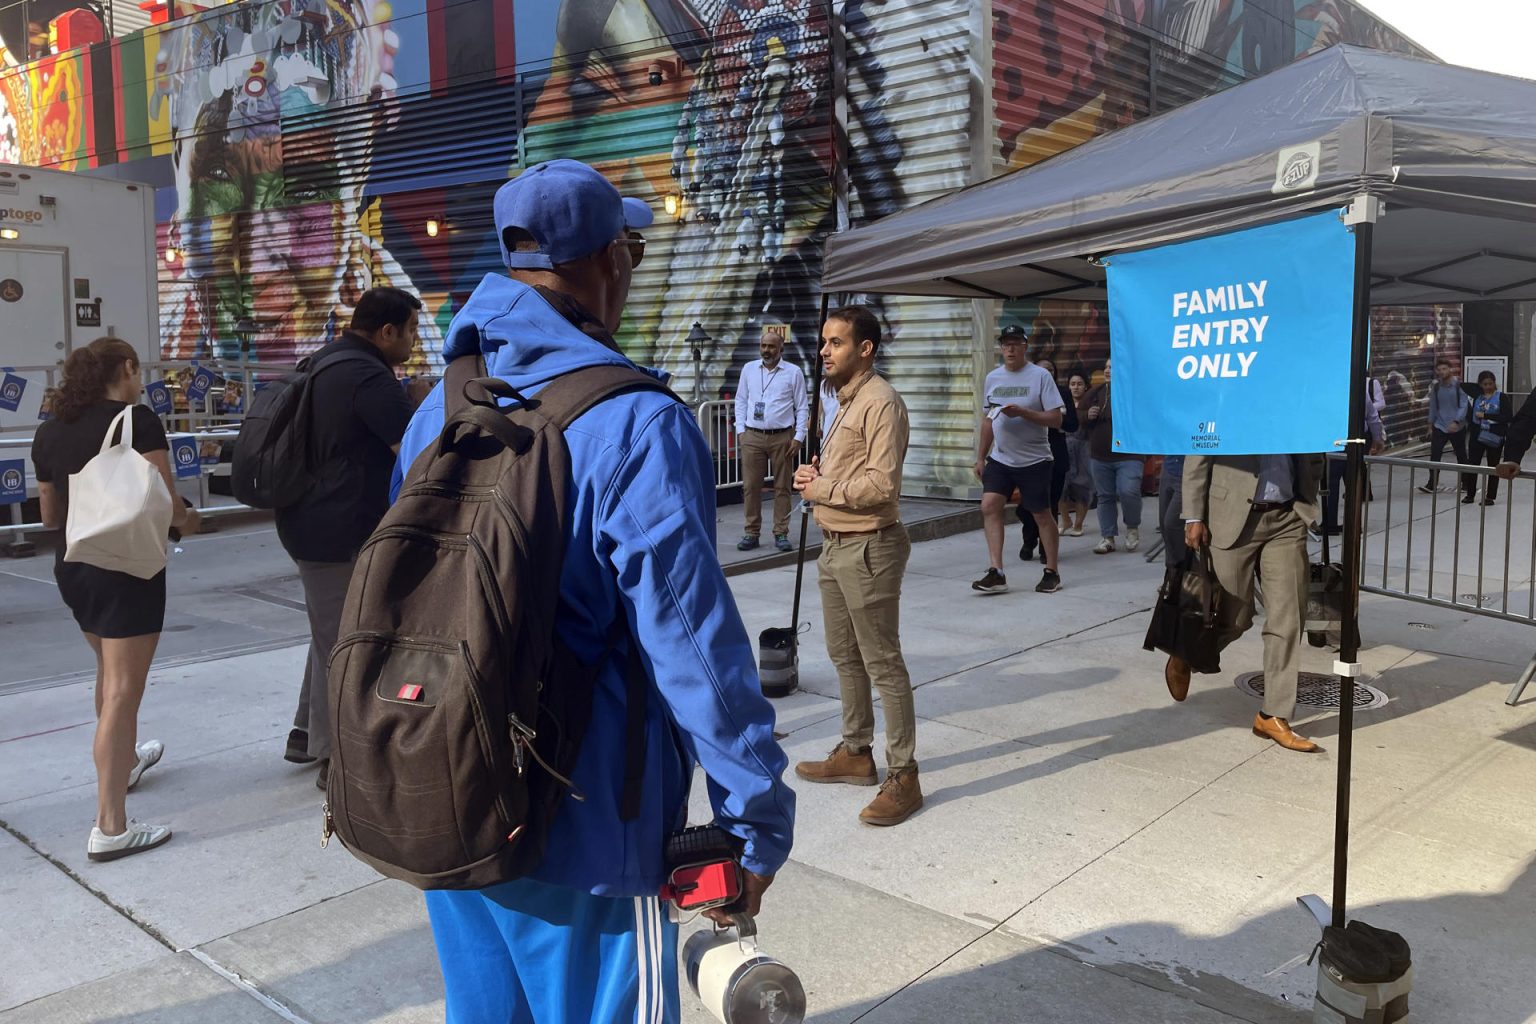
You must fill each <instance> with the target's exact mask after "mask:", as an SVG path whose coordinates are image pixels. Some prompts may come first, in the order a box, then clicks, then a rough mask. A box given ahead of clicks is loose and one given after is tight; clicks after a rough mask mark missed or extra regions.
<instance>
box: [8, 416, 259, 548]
mask: <svg viewBox="0 0 1536 1024" xmlns="http://www.w3.org/2000/svg"><path fill="white" fill-rule="evenodd" d="M180 433H190V434H191V436H192V437H193V438H194V439H195V440H197V441H199V442H202V441H233V440H234V439H235V433H236V432H235V431H233V430H200V431H180ZM31 444H32V438H30V437H22V438H15V437H0V455H3V454H4V453H5V452H6V451H7V450H8V449H19V448H27V447H30V446H31ZM197 481H198V501H197V512H198V514H199V515H201V516H203V517H204V518H205V519H211V518H216V517H219V516H227V515H231V514H233V513H236V512H250V511H253V509H252V508H251V507H250V506H249V505H242V504H240V503H239V502H235V501H231V502H230V504H228V505H211V504H209V495H208V475H207V474H206V473H202V472H199V473H198V477H197ZM10 519H11V521H10V523H9V524H7V525H5V526H3V527H0V530H4V531H5V532H6V533H9V534H10V537H11V539H10V541H9V542H8V544H7V545H6V546H7V547H8V548H9V549H10V553H19V552H21V551H22V550H26V551H27V552H28V553H30V551H31V545H30V544H29V543H28V542H27V539H26V535H27V534H28V533H29V532H37V531H39V530H43V529H46V527H44V526H43V524H42V523H41V522H37V523H24V522H21V521H20V520H21V506H20V505H11V506H10Z"/></svg>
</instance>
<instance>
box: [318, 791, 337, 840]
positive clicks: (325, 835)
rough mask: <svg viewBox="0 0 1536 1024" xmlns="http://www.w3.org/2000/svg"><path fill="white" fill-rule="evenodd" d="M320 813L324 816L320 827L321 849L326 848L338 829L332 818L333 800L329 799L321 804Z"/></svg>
mask: <svg viewBox="0 0 1536 1024" xmlns="http://www.w3.org/2000/svg"><path fill="white" fill-rule="evenodd" d="M320 813H321V815H322V816H323V818H324V824H322V825H321V827H320V849H322V850H323V849H325V848H326V847H327V846H329V845H330V844H331V836H332V834H334V833H335V831H336V823H335V822H334V821H332V820H331V802H330V801H329V800H327V801H326V802H325V803H324V804H323V805H321V808H320Z"/></svg>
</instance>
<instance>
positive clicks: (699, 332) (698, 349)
mask: <svg viewBox="0 0 1536 1024" xmlns="http://www.w3.org/2000/svg"><path fill="white" fill-rule="evenodd" d="M685 340H686V341H687V343H688V347H689V348H690V349H692V350H693V353H692V354H693V403H694V404H695V405H697V404H698V403H699V402H700V401H702V400H703V397H704V350H705V349H706V348H708V347H710V346H712V345H713V344H714V343H715V339H713V338H711V337H710V336H709V332H708V331H706V330H705V329H704V325H703V324H701V323H699V322H698V321H697V320H695V321H694V322H693V328H692V329H691V330H689V332H688V337H687V338H686V339H685Z"/></svg>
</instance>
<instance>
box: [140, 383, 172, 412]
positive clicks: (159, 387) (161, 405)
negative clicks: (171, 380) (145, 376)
mask: <svg viewBox="0 0 1536 1024" xmlns="http://www.w3.org/2000/svg"><path fill="white" fill-rule="evenodd" d="M144 395H145V397H147V398H148V399H149V407H150V408H151V409H153V410H155V414H156V415H157V416H169V415H170V414H171V411H172V405H171V386H170V385H169V384H167V383H166V382H165V381H163V380H152V381H150V382H149V386H148V387H146V388H145V389H144Z"/></svg>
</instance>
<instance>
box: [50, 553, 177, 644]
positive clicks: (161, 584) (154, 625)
mask: <svg viewBox="0 0 1536 1024" xmlns="http://www.w3.org/2000/svg"><path fill="white" fill-rule="evenodd" d="M53 578H54V580H56V581H57V582H58V584H59V594H60V595H61V596H62V597H63V598H64V603H65V604H66V605H68V606H69V610H70V612H72V613H73V614H74V616H75V622H76V623H78V624H79V626H80V631H81V632H83V633H94V634H95V635H96V636H99V637H105V638H107V639H120V638H124V637H130V636H145V635H148V634H150V633H158V632H160V631H161V628H162V627H163V626H164V625H165V570H164V569H161V570H160V571H159V572H158V573H156V574H155V575H153V576H151V577H150V578H149V579H147V580H142V579H139V578H138V577H137V576H130V575H129V574H128V573H125V572H114V571H113V570H111V569H102V568H99V567H97V566H94V565H87V564H86V563H84V562H65V561H62V560H60V561H57V562H55V563H54V566H53Z"/></svg>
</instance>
